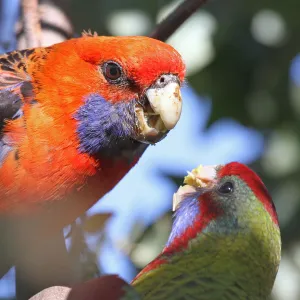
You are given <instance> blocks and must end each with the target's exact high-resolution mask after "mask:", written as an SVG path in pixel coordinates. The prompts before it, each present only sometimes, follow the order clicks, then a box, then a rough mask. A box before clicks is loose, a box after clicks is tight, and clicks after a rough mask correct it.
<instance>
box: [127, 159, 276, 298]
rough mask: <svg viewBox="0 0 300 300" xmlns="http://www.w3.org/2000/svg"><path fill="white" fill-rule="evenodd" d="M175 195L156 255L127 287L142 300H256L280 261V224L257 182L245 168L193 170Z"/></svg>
mask: <svg viewBox="0 0 300 300" xmlns="http://www.w3.org/2000/svg"><path fill="white" fill-rule="evenodd" d="M184 182H185V183H186V185H184V186H183V187H180V188H179V190H178V192H177V193H175V194H174V198H173V209H174V210H175V213H174V222H173V226H172V231H171V234H170V237H169V240H168V242H167V244H166V246H165V247H164V249H163V251H162V253H161V254H160V255H158V257H157V258H156V259H154V260H153V261H152V262H150V263H149V264H148V265H147V266H146V267H145V268H144V269H143V270H142V271H141V272H140V273H139V274H138V275H137V276H136V278H135V279H134V280H133V281H132V285H133V286H134V288H135V289H136V291H137V292H138V293H139V295H140V296H141V298H142V299H143V300H150V299H151V300H165V299H172V300H183V299H184V300H192V299H193V300H194V299H195V300H196V299H199V300H223V299H224V300H225V299H226V300H237V299H239V300H242V299H249V300H262V299H267V298H268V296H269V295H270V293H271V290H272V287H273V284H274V281H275V277H276V274H277V271H278V267H279V262H280V256H281V238H280V229H279V224H278V218H277V213H276V209H275V206H274V204H273V202H272V199H271V197H270V195H269V193H268V191H267V189H266V187H265V185H264V184H263V182H262V181H261V179H260V178H259V177H258V175H257V174H256V173H255V172H253V171H252V170H251V169H249V168H248V167H247V166H245V165H244V164H241V163H238V162H232V163H229V164H226V165H218V166H205V167H202V166H200V167H198V168H196V169H194V170H193V171H192V172H189V175H188V176H186V178H185V181H184Z"/></svg>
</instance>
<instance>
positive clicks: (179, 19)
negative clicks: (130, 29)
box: [150, 0, 207, 42]
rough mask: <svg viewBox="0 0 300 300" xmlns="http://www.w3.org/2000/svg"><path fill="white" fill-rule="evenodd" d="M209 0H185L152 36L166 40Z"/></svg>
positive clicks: (160, 24)
mask: <svg viewBox="0 0 300 300" xmlns="http://www.w3.org/2000/svg"><path fill="white" fill-rule="evenodd" d="M206 2H207V0H185V1H183V2H182V3H181V4H179V5H178V6H177V8H176V9H175V10H174V11H173V12H172V13H171V14H170V15H169V16H168V17H167V18H166V19H164V20H163V21H161V22H160V23H159V24H158V25H157V26H156V28H155V29H154V30H153V32H152V33H151V34H150V37H152V38H154V39H157V40H161V41H163V42H165V41H166V40H167V39H168V38H169V37H170V36H171V35H172V34H173V33H174V32H175V31H176V30H177V29H178V28H179V27H180V26H181V25H182V24H183V23H184V22H185V21H186V20H187V19H188V18H189V17H190V16H191V15H192V14H193V13H194V12H195V11H196V10H197V9H198V8H199V7H200V6H202V5H203V4H205V3H206Z"/></svg>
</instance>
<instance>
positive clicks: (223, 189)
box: [218, 181, 234, 194]
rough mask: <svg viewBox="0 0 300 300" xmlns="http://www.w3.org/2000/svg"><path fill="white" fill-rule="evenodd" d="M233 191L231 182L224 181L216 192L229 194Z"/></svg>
mask: <svg viewBox="0 0 300 300" xmlns="http://www.w3.org/2000/svg"><path fill="white" fill-rule="evenodd" d="M233 190H234V187H233V183H232V182H231V181H226V182H225V183H223V184H222V185H221V186H220V187H219V188H218V192H219V193H221V194H230V193H232V192H233Z"/></svg>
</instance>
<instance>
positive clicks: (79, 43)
mask: <svg viewBox="0 0 300 300" xmlns="http://www.w3.org/2000/svg"><path fill="white" fill-rule="evenodd" d="M76 49H77V52H78V54H79V55H80V57H81V58H82V59H83V60H85V61H88V62H90V63H92V64H96V65H101V64H102V63H104V62H106V61H115V62H117V63H119V64H120V65H121V66H122V68H123V71H124V72H125V73H126V75H127V77H128V78H130V79H132V80H134V81H135V82H137V83H138V84H141V85H144V86H149V85H150V84H152V83H153V82H154V81H155V80H156V79H157V78H158V77H159V76H160V75H162V74H175V75H178V77H179V79H180V81H183V80H184V76H185V65H184V63H183V60H182V58H181V56H180V54H179V53H178V52H177V51H176V50H175V49H174V48H173V47H172V46H170V45H168V44H166V43H163V42H161V41H158V40H155V39H152V38H148V37H142V36H130V37H124V36H122V37H104V36H97V37H81V38H78V39H76Z"/></svg>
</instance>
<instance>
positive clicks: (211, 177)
mask: <svg viewBox="0 0 300 300" xmlns="http://www.w3.org/2000/svg"><path fill="white" fill-rule="evenodd" d="M217 168H218V166H217V165H212V166H202V165H200V166H198V167H197V168H195V169H193V170H192V171H191V172H189V171H188V172H187V173H188V175H187V176H185V177H184V181H183V182H184V184H185V185H184V186H180V187H179V189H178V191H177V192H176V193H174V195H173V211H175V210H176V209H177V208H178V206H179V204H180V202H181V201H182V200H183V199H185V198H186V197H187V196H189V195H191V194H193V193H196V192H197V190H199V189H200V188H208V187H209V186H211V185H212V184H214V183H215V182H216V177H217Z"/></svg>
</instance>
